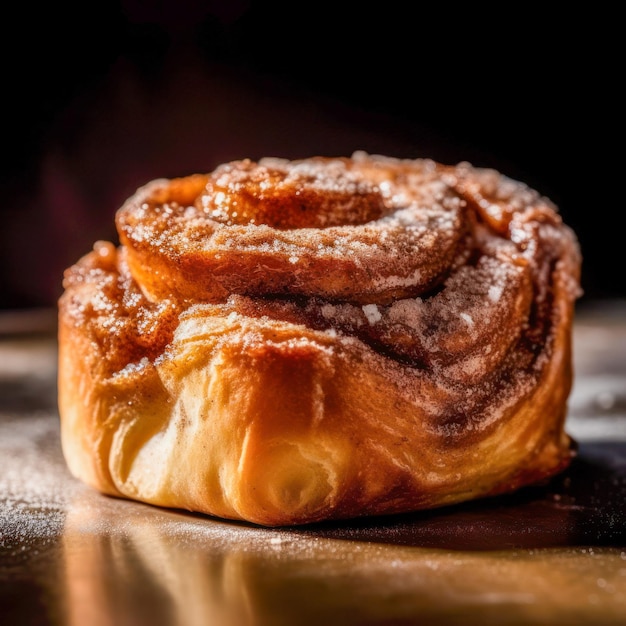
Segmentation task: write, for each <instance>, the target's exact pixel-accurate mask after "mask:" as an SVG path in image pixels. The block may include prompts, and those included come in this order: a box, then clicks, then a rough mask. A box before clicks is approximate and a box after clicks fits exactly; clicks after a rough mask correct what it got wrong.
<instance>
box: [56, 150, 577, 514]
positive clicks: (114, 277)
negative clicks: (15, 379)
mask: <svg viewBox="0 0 626 626" xmlns="http://www.w3.org/2000/svg"><path fill="white" fill-rule="evenodd" d="M117 227H118V231H119V234H120V240H121V245H119V246H118V247H115V246H114V245H113V244H112V243H108V242H97V243H96V244H95V246H94V249H93V251H92V252H90V253H89V254H87V255H85V256H84V257H83V258H82V259H80V260H79V261H78V262H77V263H76V264H75V265H74V266H72V267H71V268H68V270H67V271H66V274H65V278H64V287H65V291H64V293H63V295H62V297H61V299H60V301H59V313H60V314H59V410H60V415H61V425H62V442H63V450H64V454H65V457H66V460H67V462H68V465H69V467H70V469H71V471H72V473H73V474H74V475H76V476H78V477H80V478H81V479H82V480H84V481H85V482H87V483H88V484H91V485H93V486H95V487H97V488H98V489H100V490H102V491H104V492H106V493H110V494H114V495H118V496H124V497H127V498H132V499H136V500H142V501H145V502H149V503H152V504H156V505H162V506H170V507H178V508H185V509H189V510H192V511H198V512H203V513H208V514H211V515H216V516H220V517H224V518H232V519H242V520H247V521H251V522H254V523H259V524H264V525H282V524H302V523H310V522H315V521H320V520H328V519H338V518H347V517H355V516H361V515H379V514H388V513H394V512H401V511H412V510H417V509H423V508H432V507H437V506H443V505H447V504H452V503H455V502H461V501H464V500H468V499H471V498H478V497H482V496H487V495H494V494H498V493H508V492H511V491H513V490H515V489H517V488H519V487H521V486H524V485H529V484H534V483H536V482H538V481H542V480H545V479H546V478H549V477H550V476H553V475H554V474H556V473H557V472H559V471H561V470H562V469H564V468H565V467H566V466H567V465H568V464H569V462H570V459H571V457H572V442H571V440H570V438H569V437H568V435H567V433H566V432H565V430H564V423H565V417H566V409H567V398H568V394H569V392H570V388H571V383H572V367H571V365H572V364H571V333H572V323H573V315H574V303H575V300H576V299H577V298H578V297H579V295H580V294H581V290H580V285H579V279H580V265H581V256H580V250H579V247H578V242H577V240H576V237H575V235H574V233H573V231H572V230H571V229H570V228H568V227H567V226H566V225H565V224H564V223H563V222H562V220H561V217H560V216H559V214H558V211H557V209H556V207H555V206H554V205H553V204H552V203H551V202H550V201H549V200H548V199H546V198H544V197H542V196H540V194H539V193H538V192H537V191H535V190H532V189H530V188H528V187H527V186H526V185H524V184H522V183H520V182H517V181H513V180H511V179H509V178H507V177H505V176H503V175H502V174H500V173H498V172H496V171H494V170H490V169H480V168H475V167H473V166H471V165H470V164H467V163H460V164H457V165H455V166H444V165H442V164H438V163H434V162H433V161H430V160H426V159H424V160H399V159H393V158H390V157H383V156H370V155H366V154H363V153H356V154H355V155H353V156H352V157H351V158H321V157H318V158H311V159H304V160H301V161H287V160H284V159H277V158H265V159H262V160H260V161H259V162H258V163H256V162H252V161H249V160H245V161H236V162H232V163H227V164H224V165H221V166H219V167H218V168H217V169H216V170H215V171H214V172H212V173H210V174H197V175H192V176H189V177H186V178H178V179H173V180H165V179H161V180H157V181H154V182H152V183H150V184H148V185H146V186H145V187H143V188H141V189H140V190H138V192H137V193H136V194H135V195H134V196H133V197H131V198H130V199H129V200H128V201H127V202H126V203H125V204H124V205H123V206H122V207H121V209H120V210H119V211H118V213H117Z"/></svg>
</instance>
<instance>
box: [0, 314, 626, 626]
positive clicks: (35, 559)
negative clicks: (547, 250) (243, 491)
mask: <svg viewBox="0 0 626 626" xmlns="http://www.w3.org/2000/svg"><path fill="white" fill-rule="evenodd" d="M54 323H55V320H54V319H53V314H52V312H13V313H4V314H2V315H1V316H0V624H2V625H3V626H13V625H16V626H17V625H20V626H21V625H23V624H38V625H39V624H42V625H45V624H59V625H68V626H69V625H71V626H101V625H102V626H104V625H107V626H108V625H132V626H135V625H138V626H142V625H144V624H146V625H148V624H149V625H150V626H159V625H162V624H163V625H166V624H167V625H169V624H183V625H185V626H187V625H189V626H195V625H208V624H218V625H220V626H248V625H250V626H262V625H266V624H267V625H272V626H282V625H289V626H291V625H297V626H307V625H309V624H311V625H313V624H314V625H316V626H319V625H320V624H321V625H331V624H345V625H359V626H362V625H383V624H384V625H394V626H400V625H402V626H406V625H410V624H420V625H423V624H438V625H439V624H444V625H446V624H481V625H484V626H487V625H489V624H498V625H501V624H519V625H522V624H524V625H526V624H537V625H542V626H545V625H547V624H567V625H578V624H581V625H582V624H590V625H594V626H608V625H613V624H615V625H618V624H619V625H624V624H626V302H602V303H596V304H591V305H589V304H588V305H587V306H585V307H584V308H581V309H580V310H579V312H578V316H577V321H576V327H575V336H574V358H575V375H576V378H575V383H574V390H573V392H572V396H571V400H570V410H569V415H568V422H567V427H568V431H569V433H570V434H571V435H572V436H573V437H574V438H575V439H576V440H577V441H578V443H579V455H578V457H577V458H576V460H575V461H574V463H573V465H572V466H571V468H570V469H569V470H568V471H567V472H566V473H565V474H563V475H562V476H559V477H558V478H557V479H555V480H553V481H552V482H551V483H550V484H548V485H545V486H542V487H534V488H530V489H526V490H522V491H521V492H519V493H518V494H515V495H514V496H507V497H502V498H495V499H491V500H488V501H481V502H473V503H468V504H465V505H461V506H456V507H449V508H446V509H441V510H438V511H429V512H421V513H415V514H409V515H399V516H394V517H385V518H377V519H368V520H359V521H351V522H342V523H333V524H319V525H315V526H311V527H302V528H286V529H264V528H259V527H255V526H253V525H248V524H243V523H234V522H226V521H220V520H216V519H213V518H210V517H207V516H202V515H194V514H190V513H186V512H179V511H171V510H166V509H160V508H156V507H151V506H148V505H143V504H140V503H135V502H127V501H123V500H118V499H114V498H109V497H106V496H103V495H101V494H98V493H96V492H94V491H93V490H91V489H90V488H88V487H86V486H84V485H82V484H80V483H79V482H77V481H76V480H75V479H73V478H72V477H71V476H70V474H69V473H68V471H67V469H66V466H65V463H64V460H63V457H62V454H61V448H60V441H59V425H58V413H57V410H56V378H55V377H56V340H55V335H54Z"/></svg>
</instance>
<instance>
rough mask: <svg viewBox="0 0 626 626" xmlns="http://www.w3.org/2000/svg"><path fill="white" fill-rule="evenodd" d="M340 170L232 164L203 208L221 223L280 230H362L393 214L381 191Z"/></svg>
mask: <svg viewBox="0 0 626 626" xmlns="http://www.w3.org/2000/svg"><path fill="white" fill-rule="evenodd" d="M336 169H337V171H336V172H329V171H328V170H329V168H328V166H326V167H324V168H322V167H321V166H320V165H318V164H316V163H315V162H312V163H309V164H306V165H303V166H302V167H290V168H287V167H285V166H282V167H281V163H280V162H279V161H278V160H276V162H273V163H272V162H271V161H270V162H269V163H267V164H266V165H264V164H259V163H253V162H252V161H247V160H246V161H240V162H237V163H231V164H228V165H227V166H224V167H221V168H218V169H217V170H216V171H215V173H214V174H213V175H212V176H211V177H210V178H209V181H208V182H207V185H206V187H205V189H204V193H202V194H201V195H200V197H199V198H198V201H197V202H198V205H199V208H200V209H201V210H202V211H203V212H204V213H205V214H207V215H208V216H209V217H210V218H211V219H212V220H214V221H216V222H219V223H222V224H228V225H233V224H239V225H253V224H256V225H266V226H270V227H272V228H276V229H279V230H290V229H296V228H329V227H332V226H348V225H359V224H365V223H367V222H370V221H374V220H377V219H379V218H380V217H382V216H383V215H384V214H385V213H387V212H388V209H387V207H386V205H385V202H384V199H383V196H382V194H381V192H380V190H379V188H378V187H377V186H376V185H374V184H372V183H371V182H369V181H366V180H363V179H362V178H361V177H359V176H358V175H357V174H355V173H354V172H351V171H349V170H347V169H346V168H345V167H344V166H343V165H337V167H336Z"/></svg>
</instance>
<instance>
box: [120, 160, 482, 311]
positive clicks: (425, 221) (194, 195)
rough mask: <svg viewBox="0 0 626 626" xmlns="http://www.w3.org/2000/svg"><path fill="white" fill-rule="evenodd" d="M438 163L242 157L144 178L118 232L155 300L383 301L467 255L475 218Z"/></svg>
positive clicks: (411, 291)
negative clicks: (177, 175) (199, 172)
mask: <svg viewBox="0 0 626 626" xmlns="http://www.w3.org/2000/svg"><path fill="white" fill-rule="evenodd" d="M442 171H443V170H442V168H441V166H438V165H437V164H435V163H434V162H432V161H429V160H416V161H408V160H407V161H402V162H400V161H397V160H394V161H391V160H388V159H385V158H374V157H369V156H367V155H363V154H357V155H355V156H354V157H353V158H351V159H348V158H322V157H318V158H312V159H304V160H300V161H287V160H284V159H278V158H265V159H262V160H261V161H259V162H258V163H256V162H252V161H250V160H244V161H237V162H233V163H228V164H225V165H222V166H220V167H218V168H217V169H216V170H215V171H214V172H212V173H211V174H209V175H207V176H190V177H187V178H182V179H175V180H171V181H168V180H158V181H154V182H152V183H151V184H149V185H147V186H145V187H144V188H142V189H141V190H140V191H139V192H138V193H137V194H136V195H135V196H134V197H132V198H131V199H130V200H129V201H128V202H127V203H126V204H125V205H124V206H123V207H122V208H121V209H120V211H119V212H118V215H117V223H118V230H119V233H120V239H121V242H122V243H123V244H124V245H125V246H126V247H127V248H128V255H129V264H130V266H131V269H132V272H133V274H134V275H135V276H136V277H137V279H138V282H139V283H140V284H141V285H142V288H143V290H144V291H145V293H146V294H147V295H148V297H149V298H150V299H152V300H158V299H160V298H163V297H174V298H176V299H180V300H188V301H203V302H217V301H223V300H225V299H226V298H227V297H228V296H229V295H231V294H239V295H257V296H258V295H280V294H289V295H302V296H320V297H323V298H326V299H329V300H348V301H356V302H363V303H369V302H373V301H375V302H390V301H392V300H394V299H396V298H399V297H409V296H416V295H419V294H421V293H424V292H425V291H427V290H428V289H430V288H431V287H432V286H433V285H435V284H437V283H438V282H439V281H440V280H441V278H442V277H443V276H446V275H447V273H448V272H449V271H450V268H451V267H452V266H454V265H458V264H460V263H461V262H462V260H463V259H464V254H465V251H466V249H465V247H464V245H463V244H464V241H465V238H466V236H467V234H468V231H469V229H470V226H471V225H470V224H469V223H468V220H467V219H466V212H465V208H464V207H465V203H464V202H463V201H462V200H461V199H460V197H459V195H458V194H457V193H456V192H455V190H454V189H453V188H452V187H451V186H450V185H448V184H447V183H446V181H445V177H444V176H442Z"/></svg>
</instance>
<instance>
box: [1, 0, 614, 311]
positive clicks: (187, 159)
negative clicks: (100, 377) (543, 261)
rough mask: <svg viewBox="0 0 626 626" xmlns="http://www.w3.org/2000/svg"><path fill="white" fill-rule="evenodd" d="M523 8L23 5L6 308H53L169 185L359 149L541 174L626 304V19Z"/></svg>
mask: <svg viewBox="0 0 626 626" xmlns="http://www.w3.org/2000/svg"><path fill="white" fill-rule="evenodd" d="M521 6H523V7H524V8H523V9H521V8H516V6H515V5H514V4H506V5H503V8H502V9H497V10H496V9H491V10H490V11H489V12H487V11H486V10H485V9H480V8H477V7H476V6H474V5H473V4H471V3H467V4H465V5H463V7H462V8H460V9H459V8H454V7H453V6H452V5H451V3H441V4H440V5H430V4H420V3H405V2H398V1H396V0H392V1H387V2H383V3H375V4H373V5H366V3H341V2H328V1H327V0H322V1H320V2H308V3H290V4H286V3H275V2H254V1H249V2H246V1H245V0H232V1H230V2H227V1H223V2H220V1H217V0H204V1H203V0H179V1H174V0H161V1H158V2H148V1H142V0H119V1H118V2H106V3H103V2H97V1H95V2H85V3H81V4H78V3H76V4H74V5H72V6H70V5H64V4H63V3H62V2H61V3H46V4H43V3H42V5H41V6H38V7H37V8H34V7H33V6H32V5H30V4H27V3H23V6H18V7H15V8H14V9H13V16H12V17H11V18H10V19H9V18H8V17H6V16H5V21H4V29H3V30H4V34H3V38H2V43H1V44H0V45H1V46H2V49H1V53H2V56H1V63H2V66H1V67H2V79H3V89H2V93H3V98H2V99H3V113H2V125H1V129H2V131H1V132H2V148H3V150H2V157H1V158H2V161H1V164H0V165H1V169H0V185H1V187H0V192H1V196H0V211H1V214H0V218H1V222H0V224H1V234H0V246H1V247H0V308H5V309H6V308H28V307H41V306H43V307H48V306H54V305H55V303H56V299H57V298H58V296H59V295H60V292H61V288H62V287H61V280H62V273H63V269H64V268H65V267H67V266H68V265H70V264H72V263H74V262H75V261H76V260H77V259H78V257H79V256H81V255H82V254H84V253H86V252H87V251H88V250H89V249H91V246H92V244H93V242H94V241H95V240H96V239H110V240H113V241H115V240H116V233H115V230H114V226H113V218H114V214H115V211H116V210H117V208H118V207H119V206H120V205H121V203H122V202H123V201H124V200H125V199H126V198H127V197H128V196H129V195H131V194H132V193H133V192H134V191H135V189H136V188H137V187H138V186H140V185H142V184H143V183H146V182H148V181H149V180H152V179H153V178H158V177H172V176H184V175H187V174H191V173H195V172H208V171H210V170H212V169H213V168H214V167H215V166H216V165H218V164H219V163H221V162H223V161H227V160H231V159H238V158H244V157H250V158H252V159H257V158H260V157H262V156H265V155H273V156H284V157H288V158H298V157H307V156H312V155H314V154H321V155H328V156H334V155H350V154H351V153H352V152H353V151H354V150H366V151H369V152H373V153H381V154H388V155H390V156H398V157H408V158H415V157H432V158H434V159H437V160H440V161H443V162H449V163H454V162H457V161H461V160H467V161H470V162H472V163H473V164H474V165H477V166H486V167H495V168H497V169H499V170H500V171H502V172H503V173H505V174H507V175H509V176H511V177H513V178H517V179H519V180H523V181H524V182H526V183H528V184H529V185H531V186H532V187H534V188H536V189H537V190H539V191H540V192H541V193H543V194H545V195H547V196H548V197H550V198H551V199H552V200H553V201H554V202H556V203H557V205H558V206H559V207H560V210H561V213H562V215H563V218H564V220H565V221H566V222H567V223H569V224H570V225H571V226H572V227H573V228H574V229H575V230H576V232H577V233H578V236H579V239H580V242H581V246H582V250H583V255H584V267H583V287H584V290H585V296H584V300H591V299H593V300H596V299H606V298H613V297H617V296H620V297H621V296H625V295H626V279H625V278H624V268H625V264H624V262H623V259H622V257H623V248H624V245H623V243H622V239H623V237H622V232H621V228H622V227H621V221H620V218H621V215H622V214H623V212H624V204H623V195H624V194H623V191H622V188H621V185H622V182H623V178H624V175H623V161H624V157H623V153H622V147H623V132H622V129H623V123H622V111H623V108H624V101H623V96H622V95H621V83H622V82H623V79H624V69H623V45H622V35H621V33H619V32H618V28H619V25H620V24H621V21H620V19H619V18H618V16H617V14H611V13H610V12H608V13H604V12H603V11H602V9H601V8H591V9H590V8H589V7H588V6H585V5H580V8H579V9H574V8H573V5H571V4H569V5H567V10H566V11H565V10H562V11H556V10H555V11H554V12H552V13H550V12H546V11H544V10H541V11H538V10H533V9H532V7H531V5H529V4H524V5H521ZM368 7H370V8H368ZM505 7H506V8H505Z"/></svg>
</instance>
